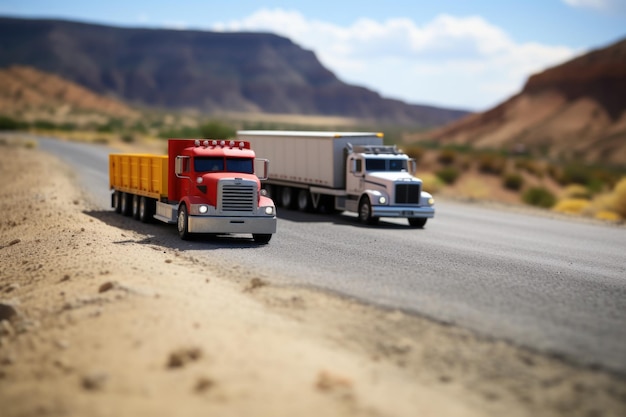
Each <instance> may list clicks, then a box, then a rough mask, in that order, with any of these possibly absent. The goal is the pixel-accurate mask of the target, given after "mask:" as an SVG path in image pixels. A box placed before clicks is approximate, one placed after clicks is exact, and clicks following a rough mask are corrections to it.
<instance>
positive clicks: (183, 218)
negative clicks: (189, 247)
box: [177, 204, 190, 240]
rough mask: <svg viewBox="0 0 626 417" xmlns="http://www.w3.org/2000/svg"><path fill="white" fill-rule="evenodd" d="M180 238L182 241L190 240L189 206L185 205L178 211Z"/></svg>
mask: <svg viewBox="0 0 626 417" xmlns="http://www.w3.org/2000/svg"><path fill="white" fill-rule="evenodd" d="M177 226H178V236H180V238H181V239H182V240H189V237H190V233H189V215H188V214H187V206H186V205H185V204H181V205H180V208H179V209H178V222H177Z"/></svg>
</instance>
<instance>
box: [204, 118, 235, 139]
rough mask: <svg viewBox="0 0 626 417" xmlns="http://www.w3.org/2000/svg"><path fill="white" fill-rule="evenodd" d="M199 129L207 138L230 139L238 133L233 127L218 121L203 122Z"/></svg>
mask: <svg viewBox="0 0 626 417" xmlns="http://www.w3.org/2000/svg"><path fill="white" fill-rule="evenodd" d="M199 131H200V136H201V137H202V138H206V139H230V138H233V137H235V134H236V133H237V131H236V130H235V129H234V128H233V127H231V126H228V125H225V124H223V123H220V122H216V121H211V122H207V123H205V124H203V125H202V126H200V128H199Z"/></svg>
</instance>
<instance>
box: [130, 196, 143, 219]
mask: <svg viewBox="0 0 626 417" xmlns="http://www.w3.org/2000/svg"><path fill="white" fill-rule="evenodd" d="M140 199H141V196H139V195H137V194H133V210H132V216H133V219H136V220H139V200H140Z"/></svg>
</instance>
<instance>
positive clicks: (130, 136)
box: [121, 133, 135, 143]
mask: <svg viewBox="0 0 626 417" xmlns="http://www.w3.org/2000/svg"><path fill="white" fill-rule="evenodd" d="M121 139H122V142H124V143H133V142H134V141H135V136H134V135H133V134H132V133H124V134H123V135H122V138H121Z"/></svg>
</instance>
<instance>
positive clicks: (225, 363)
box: [0, 140, 626, 417]
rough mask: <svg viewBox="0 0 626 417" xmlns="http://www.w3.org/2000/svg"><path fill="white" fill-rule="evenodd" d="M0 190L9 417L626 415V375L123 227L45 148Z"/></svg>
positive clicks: (17, 163) (17, 166) (13, 162)
mask: <svg viewBox="0 0 626 417" xmlns="http://www.w3.org/2000/svg"><path fill="white" fill-rule="evenodd" d="M35 159H36V160H37V164H36V166H37V169H31V168H32V167H33V160H35ZM0 178H2V181H1V182H0V208H1V210H2V213H3V217H2V219H1V220H0V236H1V237H0V264H1V269H0V409H1V410H2V416H3V417H12V416H42V415H45V416H85V415H88V416H116V417H123V416H137V415H150V416H172V415H176V416H195V415H202V416H206V415H220V416H242V415H254V416H290V417H292V416H305V417H306V416H322V415H324V416H416V415H420V416H438V417H439V416H501V415H507V416H537V415H539V416H565V415H566V416H623V415H626V378H625V377H623V376H616V375H612V374H610V373H607V372H604V371H602V370H597V369H589V368H587V367H583V366H578V365H576V364H571V363H567V362H565V361H563V360H561V359H559V358H553V357H546V356H543V355H540V354H538V353H536V352H532V351H529V350H525V349H519V348H516V347H515V346H511V345H510V344H508V343H505V342H502V341H497V340H489V339H485V338H483V337H479V336H477V335H475V334H473V333H471V332H469V331H466V330H464V329H460V328H456V327H454V326H449V325H445V324H441V323H436V322H433V321H430V320H427V319H424V318H421V317H415V316H411V315H408V314H406V313H403V312H400V311H388V310H381V309H377V308H374V307H371V306H367V305H364V304H361V303H358V302H356V301H354V300H349V299H343V298H339V297H337V296H333V295H330V294H325V293H321V292H316V291H311V290H306V289H302V288H291V287H280V286H276V285H274V284H272V283H271V279H267V278H263V279H262V278H261V277H258V276H256V275H255V274H254V271H248V270H243V269H241V268H238V267H237V266H236V265H234V266H233V267H232V270H230V271H224V270H223V268H220V269H217V268H215V267H213V266H212V265H211V264H210V263H209V261H207V260H204V259H198V258H195V257H193V256H189V255H187V254H186V253H185V252H184V251H178V250H175V249H172V248H168V247H163V246H160V245H159V244H158V243H156V242H154V241H153V240H151V238H150V236H146V235H142V234H140V233H138V232H136V231H133V229H132V228H129V229H124V228H120V227H117V226H113V225H111V224H109V223H107V222H106V221H105V220H106V219H105V218H102V217H97V216H94V215H93V214H92V212H93V209H94V207H91V206H90V205H89V203H88V202H87V201H86V199H85V196H83V195H81V192H80V191H79V188H78V187H76V185H75V183H74V174H73V173H72V172H71V171H70V170H69V168H67V167H66V166H64V165H62V164H61V163H60V162H59V161H58V160H57V159H55V158H53V157H51V156H49V155H47V154H45V153H43V152H41V151H39V150H37V149H36V148H28V147H25V146H23V144H22V145H17V144H15V143H12V142H10V141H6V140H4V141H1V142H0ZM128 221H129V222H131V221H132V220H130V219H129V220H128ZM277 238H279V237H277ZM270 244H271V243H270Z"/></svg>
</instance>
